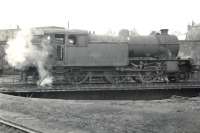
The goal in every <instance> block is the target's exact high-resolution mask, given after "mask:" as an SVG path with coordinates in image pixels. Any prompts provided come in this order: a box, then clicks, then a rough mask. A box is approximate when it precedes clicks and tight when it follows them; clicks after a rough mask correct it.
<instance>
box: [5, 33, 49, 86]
mask: <svg viewBox="0 0 200 133" xmlns="http://www.w3.org/2000/svg"><path fill="white" fill-rule="evenodd" d="M48 39H49V38H45V39H43V40H42V41H41V44H40V45H39V46H37V45H33V44H32V42H31V40H32V34H31V30H21V31H19V32H18V33H17V35H16V37H15V38H14V39H12V40H9V41H8V47H7V48H6V50H5V51H6V60H7V61H8V63H9V64H10V65H11V66H12V67H15V68H17V69H24V68H25V67H27V66H32V65H34V66H36V67H37V68H38V72H39V81H38V85H41V86H45V85H49V84H51V83H52V80H53V77H52V76H51V75H50V74H49V72H48V70H47V69H46V68H45V64H46V62H47V59H48V56H49V51H51V50H50V49H51V47H50V46H49V45H48V41H49V40H48Z"/></svg>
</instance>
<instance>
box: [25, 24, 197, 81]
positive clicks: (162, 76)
mask: <svg viewBox="0 0 200 133" xmlns="http://www.w3.org/2000/svg"><path fill="white" fill-rule="evenodd" d="M31 33H32V40H31V42H32V44H33V45H34V46H36V47H38V48H40V49H41V48H42V47H41V45H42V43H43V42H45V46H47V47H49V48H48V51H47V52H48V57H47V59H46V60H45V62H44V64H45V69H46V70H47V71H49V72H50V74H51V75H52V76H53V77H54V78H53V79H54V82H56V83H58V82H62V83H66V84H73V85H76V84H93V83H95V84H96V83H97V84H100V83H109V84H129V83H130V84H131V83H158V82H184V81H187V80H189V79H190V77H191V74H192V73H193V71H194V68H193V61H192V60H191V59H182V58H180V57H178V56H177V55H178V52H179V40H178V38H177V37H176V36H174V35H169V34H168V30H167V29H162V30H161V32H160V33H157V34H155V35H148V36H130V35H129V32H128V31H127V30H123V31H121V32H120V35H119V36H103V35H101V36H100V35H96V34H91V33H89V32H88V31H84V30H65V29H64V28H61V27H36V28H33V29H32V32H31ZM30 77H31V78H32V79H33V80H36V81H37V80H38V79H39V74H38V68H37V66H35V65H31V66H30V65H29V66H26V67H25V68H24V69H23V70H21V78H22V80H24V81H26V80H27V78H30Z"/></svg>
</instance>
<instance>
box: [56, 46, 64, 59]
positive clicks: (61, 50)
mask: <svg viewBox="0 0 200 133" xmlns="http://www.w3.org/2000/svg"><path fill="white" fill-rule="evenodd" d="M63 56H64V48H63V47H61V46H60V45H57V60H59V61H62V60H63Z"/></svg>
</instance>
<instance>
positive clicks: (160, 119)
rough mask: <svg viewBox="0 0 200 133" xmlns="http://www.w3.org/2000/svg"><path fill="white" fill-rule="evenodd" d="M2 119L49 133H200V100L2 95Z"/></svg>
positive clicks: (0, 102)
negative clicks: (61, 98) (96, 98)
mask: <svg viewBox="0 0 200 133" xmlns="http://www.w3.org/2000/svg"><path fill="white" fill-rule="evenodd" d="M0 117H3V118H7V119H10V120H14V121H16V122H18V123H22V124H24V125H25V126H29V127H32V128H35V129H38V130H40V131H43V132H47V133H199V132H200V97H197V98H183V97H173V98H171V99H166V100H153V101H108V100H106V101H97V100H85V101H80V100H79V101H76V100H55V99H51V100H49V99H36V98H23V97H15V96H9V95H4V94H0Z"/></svg>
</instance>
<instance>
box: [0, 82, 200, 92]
mask: <svg viewBox="0 0 200 133" xmlns="http://www.w3.org/2000/svg"><path fill="white" fill-rule="evenodd" d="M194 88H195V89H199V90H200V82H184V83H146V84H116V85H113V84H82V85H64V84H61V85H56V84H55V85H52V86H45V87H42V86H37V85H35V84H0V92H2V93H3V92H56V91H68V92H70V91H105V90H108V91H111V90H112V91H113V90H115V91H120V90H173V89H176V90H178V89H179V90H181V89H194Z"/></svg>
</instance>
